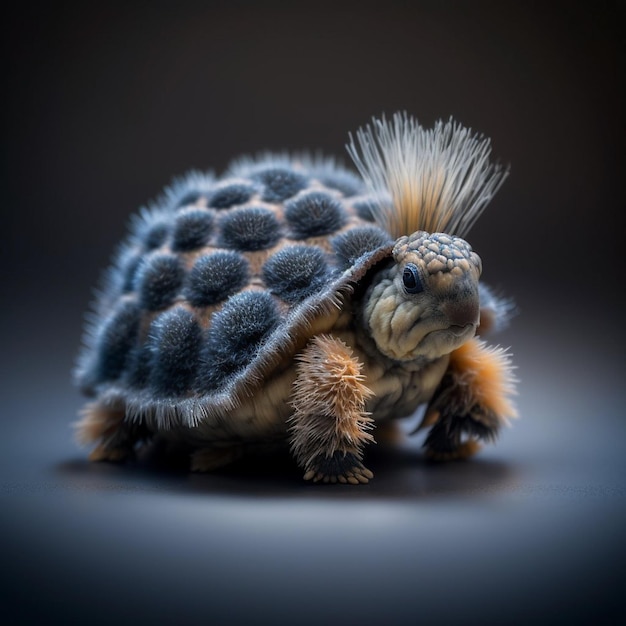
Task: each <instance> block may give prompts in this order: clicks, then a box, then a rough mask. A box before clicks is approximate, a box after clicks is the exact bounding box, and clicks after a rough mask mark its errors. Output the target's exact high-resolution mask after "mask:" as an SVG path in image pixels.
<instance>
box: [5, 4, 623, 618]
mask: <svg viewBox="0 0 626 626" xmlns="http://www.w3.org/2000/svg"><path fill="white" fill-rule="evenodd" d="M623 32H624V10H623V5H622V3H617V2H594V3H587V2H584V3H583V2H579V3H577V2H551V3H547V2H546V3H543V2H524V3H504V2H434V1H433V2H428V1H420V2H397V1H391V0H387V1H386V2H379V3H370V2H361V3H341V2H337V3H325V2H316V3H295V2H294V3H284V4H279V3H270V2H258V3H252V2H237V1H231V2H203V3H201V2H198V3H189V2H177V3H160V2H154V3H151V4H150V5H147V4H146V5H142V4H137V3H132V4H130V5H126V6H124V5H122V4H120V5H114V4H104V3H98V4H88V5H86V6H76V5H70V4H63V3H49V4H47V5H45V6H39V5H36V4H28V6H22V7H21V8H14V9H13V10H12V11H11V12H10V14H5V19H4V35H3V43H4V45H5V55H4V57H5V61H6V71H5V72H3V86H4V97H3V104H4V115H3V120H4V128H3V143H2V147H3V153H2V192H3V202H2V209H1V217H2V224H1V226H2V231H1V232H2V233H3V234H4V237H3V241H2V246H0V254H1V257H0V260H1V263H0V267H1V268H2V282H1V286H0V289H1V290H2V292H1V298H2V300H1V303H2V307H1V309H0V315H1V318H0V328H1V331H2V336H1V337H0V340H1V342H2V343H1V345H2V351H1V353H0V354H1V368H2V369H1V370H0V374H1V378H0V380H1V383H0V385H1V392H2V398H1V405H0V406H1V409H0V410H1V426H2V432H1V433H0V446H1V452H2V454H1V455H0V471H1V472H2V474H1V476H0V498H1V502H2V504H1V508H0V537H1V539H0V541H2V548H1V550H2V555H3V559H2V560H3V566H2V576H3V578H4V580H3V581H1V585H0V590H1V591H0V594H2V596H3V600H2V614H3V618H4V617H7V619H8V622H6V623H15V624H31V623H32V624H39V623H42V624H50V623H63V624H70V623H91V624H100V623H126V622H129V621H131V620H134V621H135V623H142V622H143V621H145V622H148V621H149V622H150V623H153V624H161V623H162V624H168V623H196V622H197V623H223V622H225V621H227V620H237V619H240V620H244V619H245V620H247V621H248V623H253V622H254V623H272V622H274V623H276V622H281V623H315V624H319V623H338V622H339V621H342V622H344V623H361V624H370V623H372V624H382V623H411V622H417V621H418V620H419V621H421V622H424V623H474V622H476V623H483V624H484V623H503V620H505V621H508V622H509V623H528V621H530V620H532V621H533V622H535V623H559V622H561V621H563V622H567V623H570V624H572V623H590V622H591V621H593V622H594V623H617V621H618V616H619V615H621V616H622V617H624V609H623V603H622V602H621V601H620V600H621V589H622V587H623V585H622V583H623V563H624V557H626V550H625V541H624V523H625V522H626V515H625V513H626V506H625V502H626V500H625V496H626V485H625V480H624V478H625V470H626V463H625V462H624V436H625V435H626V428H625V426H624V423H625V422H624V418H625V417H626V415H625V413H626V411H625V409H624V400H625V397H624V396H625V394H624V357H623V351H624V321H623V319H624V316H623V309H622V307H621V306H620V305H621V302H622V300H623V294H624V269H625V268H624V262H623V252H622V244H623V239H624V235H623V231H622V227H623V222H624V219H623V212H624V209H625V203H624V185H623V179H622V178H621V175H622V173H623V171H624V141H623V140H624V132H623V130H624V123H623V115H624V97H623V88H624V65H623V62H621V61H620V60H619V59H620V57H621V55H622V54H623V52H624V51H623ZM396 110H407V111H408V112H410V113H411V114H413V115H416V116H417V117H418V118H419V119H420V121H421V122H422V123H424V124H425V125H431V124H432V123H433V122H434V121H435V120H436V119H438V118H441V117H442V118H446V119H447V118H448V117H449V116H450V115H453V116H454V117H455V118H456V119H458V120H459V121H461V122H462V123H464V124H465V125H468V126H471V127H472V128H474V129H475V130H477V131H480V132H483V133H485V134H486V135H488V136H490V137H491V138H492V141H493V147H494V154H495V155H496V157H497V158H499V159H500V160H501V161H503V162H505V163H510V164H511V176H510V177H509V179H508V180H507V181H506V183H505V184H504V186H503V188H502V189H501V190H500V192H499V193H498V195H497V197H496V199H495V200H494V202H493V203H492V205H491V206H490V207H489V208H488V209H487V211H486V213H485V214H484V215H483V217H482V218H481V219H480V220H479V222H478V223H477V225H476V226H475V227H474V230H473V231H472V233H471V234H470V236H469V237H468V239H469V240H470V242H471V243H472V245H473V247H474V248H475V249H476V250H477V251H478V252H479V254H480V255H481V257H482V259H483V264H484V268H485V271H484V277H485V279H486V280H487V281H488V282H490V283H491V284H492V285H494V286H496V287H498V288H501V289H502V290H504V291H505V292H506V293H507V294H509V295H511V296H513V297H514V298H515V299H516V301H517V303H518V307H519V310H520V314H519V316H518V317H517V318H516V319H515V321H514V324H513V326H512V327H511V328H510V329H509V330H507V331H506V332H505V333H503V334H502V335H500V336H499V337H498V338H497V339H496V341H499V342H501V343H502V344H503V345H511V346H512V349H513V352H514V353H515V360H516V363H517V364H518V366H519V370H518V373H519V377H520V379H521V383H520V396H519V402H518V404H519V409H520V413H521V419H520V420H518V421H517V422H516V423H515V424H514V426H513V428H512V429H510V430H508V431H507V432H505V433H504V435H503V436H502V438H501V441H500V442H499V443H498V445H497V446H493V447H489V448H487V449H485V450H484V451H483V453H482V454H481V455H480V456H479V457H477V458H476V459H475V460H473V461H471V462H468V463H455V464H450V465H446V466H431V465H427V464H426V463H425V462H424V461H423V459H422V456H421V452H420V443H421V441H420V438H417V439H415V440H411V441H410V442H407V443H403V444H399V445H397V446H392V447H385V446H382V445H380V446H378V447H377V448H376V449H375V450H373V451H372V455H371V457H370V462H369V466H370V467H371V468H372V469H373V470H374V471H375V473H376V478H375V480H374V482H373V483H371V484H370V485H368V486H367V487H359V488H355V489H350V488H343V487H337V488H332V489H324V488H320V489H318V488H315V487H311V486H308V485H305V484H302V483H301V482H300V476H299V472H298V471H297V470H295V469H294V468H293V466H292V465H291V463H290V462H289V460H288V459H286V458H284V459H283V458H281V457H275V458H272V459H271V460H270V461H267V462H264V461H263V460H262V459H258V460H255V461H253V462H249V463H242V464H239V465H238V466H236V467H235V468H233V469H232V470H229V471H225V472H222V473H220V474H217V475H215V476H190V475H187V474H186V473H185V472H184V471H181V470H179V469H177V468H163V467H161V466H158V465H157V466H156V467H153V465H154V463H153V462H152V461H150V460H149V459H147V460H144V462H142V463H139V464H137V465H134V466H128V467H113V466H103V465H89V464H88V463H86V461H85V458H86V452H85V451H82V450H80V449H78V448H77V447H76V446H75V445H74V444H73V442H72V438H71V430H70V428H69V424H70V423H71V421H72V420H73V419H74V418H75V414H76V411H77V410H78V409H79V408H80V406H81V402H82V400H81V398H80V396H79V394H78V393H77V392H76V391H75V390H74V389H73V388H72V387H71V385H70V376H69V373H70V370H71V368H72V365H73V362H74V358H75V354H76V352H77V349H78V345H79V342H80V334H81V324H82V318H83V314H84V311H85V310H86V308H87V305H88V302H89V300H90V298H91V289H92V287H93V285H94V284H95V282H96V279H97V277H98V275H99V272H100V270H101V269H102V268H103V267H104V266H105V265H106V263H107V261H108V258H109V256H110V254H111V252H112V250H113V249H114V246H115V245H116V243H117V242H118V240H119V239H120V238H121V237H122V235H123V233H124V232H125V224H126V221H127V218H128V216H129V215H130V213H132V212H133V211H135V210H136V209H137V208H138V207H139V206H141V205H142V204H145V203H147V202H148V201H149V200H151V199H153V198H154V197H155V196H156V195H157V194H158V193H159V191H160V190H161V188H162V187H163V186H164V185H165V184H167V183H168V182H169V181H170V180H171V179H172V177H173V176H175V175H180V174H182V173H184V172H185V171H187V170H189V169H191V168H199V169H207V168H211V169H214V170H216V171H217V172H220V171H222V170H223V169H224V168H225V166H226V165H227V164H228V162H229V161H230V159H232V158H234V157H236V156H238V155H240V154H242V153H255V152H258V151H261V150H265V149H274V150H281V149H303V148H307V149H311V150H316V149H321V150H323V151H324V152H326V153H327V154H332V155H337V156H343V155H344V154H345V151H344V144H345V142H346V140H347V134H348V132H349V131H354V130H356V128H358V127H359V126H361V125H363V124H364V123H366V122H368V121H369V119H370V118H371V116H372V115H380V114H381V113H383V112H386V113H387V114H391V113H393V112H394V111H396Z"/></svg>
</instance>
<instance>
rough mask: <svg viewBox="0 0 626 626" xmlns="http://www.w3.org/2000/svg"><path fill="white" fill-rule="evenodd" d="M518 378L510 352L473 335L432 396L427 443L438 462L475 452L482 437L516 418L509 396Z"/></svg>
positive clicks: (487, 438) (455, 354)
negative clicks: (431, 425) (515, 374)
mask: <svg viewBox="0 0 626 626" xmlns="http://www.w3.org/2000/svg"><path fill="white" fill-rule="evenodd" d="M515 382H516V379H515V376H514V375H513V365H512V364H511V360H510V357H509V355H508V354H507V352H506V351H505V350H503V349H502V348H494V347H490V346H487V344H486V343H485V342H484V341H482V340H481V339H478V338H474V339H471V340H470V341H468V342H467V343H465V344H464V345H462V346H461V347H460V348H458V349H457V350H455V351H454V352H453V353H452V354H451V355H450V365H449V366H448V370H447V372H446V374H445V376H444V378H443V380H442V381H441V383H440V385H439V387H438V388H437V390H436V392H435V395H434V396H433V398H432V400H431V401H430V404H429V406H428V409H427V411H426V415H425V417H424V424H425V425H430V424H434V425H433V427H432V429H431V431H430V433H429V434H428V437H427V438H426V441H425V443H424V445H425V447H426V449H427V454H428V456H429V457H430V458H432V459H434V460H440V461H447V460H452V459H463V458H467V457H469V456H472V455H473V454H475V453H476V452H477V451H478V450H479V449H480V444H479V443H478V440H483V441H491V440H493V439H495V438H496V437H497V435H498V432H499V430H500V428H501V427H502V426H503V425H506V424H508V423H509V419H511V418H514V417H517V411H516V410H515V407H514V406H513V404H512V402H511V400H510V396H511V395H513V394H515Z"/></svg>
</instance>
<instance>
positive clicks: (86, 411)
mask: <svg viewBox="0 0 626 626" xmlns="http://www.w3.org/2000/svg"><path fill="white" fill-rule="evenodd" d="M124 418H125V411H124V408H113V407H107V406H103V405H102V404H100V403H99V402H89V403H88V404H86V405H85V406H84V407H83V410H82V411H81V414H80V420H78V422H76V423H75V424H74V428H75V436H76V440H77V441H78V443H79V444H81V445H90V444H94V443H95V444H97V445H96V447H95V448H94V449H93V450H92V452H91V454H90V455H89V460H90V461H114V462H120V461H125V460H126V459H128V458H130V457H132V456H134V451H135V450H134V449H135V445H136V444H137V442H138V441H139V440H141V439H143V438H144V437H145V436H146V434H147V433H146V432H145V429H144V428H143V427H141V426H139V425H137V424H129V423H128V422H126V421H125V419H124Z"/></svg>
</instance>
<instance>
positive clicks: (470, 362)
mask: <svg viewBox="0 0 626 626" xmlns="http://www.w3.org/2000/svg"><path fill="white" fill-rule="evenodd" d="M450 368H451V369H453V370H454V371H455V372H456V373H457V375H458V376H459V377H460V378H462V379H463V382H464V383H465V384H466V385H467V387H468V389H469V390H470V393H471V395H472V399H473V400H474V401H475V403H477V404H480V405H481V406H483V407H485V408H486V409H489V410H490V411H492V412H493V413H494V414H495V415H496V416H497V418H498V420H499V421H501V422H503V423H505V424H506V423H508V421H509V419H511V418H514V417H517V410H516V408H515V406H514V405H513V403H512V401H511V399H510V396H511V395H514V394H515V393H516V392H515V382H516V378H515V376H514V374H513V365H512V363H511V358H510V356H509V354H508V353H507V352H506V350H505V349H503V348H500V347H493V346H488V345H487V344H486V343H485V342H484V341H482V340H481V339H478V338H476V337H474V338H473V339H470V340H469V341H468V342H466V343H464V344H463V345H462V346H461V347H460V348H457V349H456V350H454V352H452V354H451V355H450Z"/></svg>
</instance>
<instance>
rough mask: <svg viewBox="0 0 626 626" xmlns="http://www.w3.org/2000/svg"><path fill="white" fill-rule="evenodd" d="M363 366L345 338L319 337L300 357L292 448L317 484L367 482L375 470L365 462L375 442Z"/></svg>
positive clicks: (295, 385) (315, 338)
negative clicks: (366, 451) (367, 448)
mask: <svg viewBox="0 0 626 626" xmlns="http://www.w3.org/2000/svg"><path fill="white" fill-rule="evenodd" d="M361 368H362V366H361V364H360V363H359V362H358V361H357V360H356V359H355V358H354V357H353V356H352V351H351V350H350V348H349V347H348V346H347V345H346V344H345V343H343V341H341V340H339V339H337V338H336V337H332V336H329V335H319V336H317V337H314V338H313V339H312V340H311V341H310V342H309V344H308V345H307V347H306V348H305V349H304V350H303V352H302V353H301V354H300V355H299V356H298V376H297V379H296V381H295V383H294V391H293V396H292V402H291V403H292V406H293V408H294V413H293V415H292V417H291V418H290V420H289V432H290V442H291V451H292V454H293V455H294V456H295V458H296V460H297V462H298V464H299V465H300V466H301V467H302V468H303V469H304V472H305V473H304V479H305V480H313V481H314V482H319V481H322V482H326V483H328V482H330V483H336V482H340V483H351V484H355V485H356V484H359V483H367V482H368V481H369V479H370V478H373V476H374V475H373V474H372V472H370V471H369V470H368V469H367V468H365V467H364V466H363V464H362V462H361V461H362V458H363V446H364V445H365V444H366V443H368V442H370V441H374V438H373V437H372V435H371V433H370V432H369V430H370V429H371V428H372V419H371V418H370V417H369V416H368V414H367V413H366V412H365V402H366V401H367V399H368V398H369V397H370V396H371V395H372V392H371V391H370V390H369V389H368V388H367V387H366V386H365V384H364V382H363V379H364V377H363V375H362V374H361Z"/></svg>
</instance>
